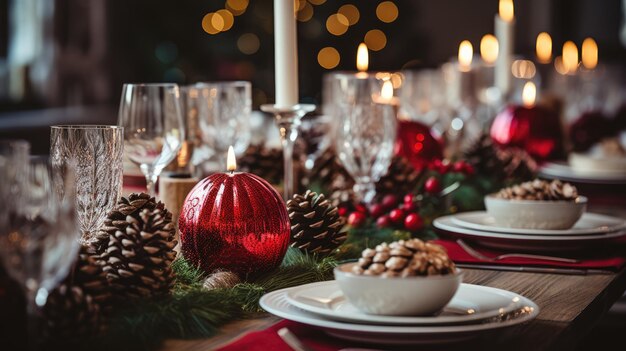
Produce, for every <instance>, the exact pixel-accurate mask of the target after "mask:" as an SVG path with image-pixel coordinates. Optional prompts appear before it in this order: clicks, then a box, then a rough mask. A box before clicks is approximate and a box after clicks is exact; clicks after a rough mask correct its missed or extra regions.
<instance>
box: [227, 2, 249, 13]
mask: <svg viewBox="0 0 626 351" xmlns="http://www.w3.org/2000/svg"><path fill="white" fill-rule="evenodd" d="M225 7H226V9H227V10H229V11H230V12H231V13H232V14H233V15H235V16H239V15H242V14H243V13H244V12H246V9H247V8H248V0H226V6H225Z"/></svg>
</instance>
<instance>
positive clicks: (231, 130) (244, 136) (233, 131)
mask: <svg viewBox="0 0 626 351" xmlns="http://www.w3.org/2000/svg"><path fill="white" fill-rule="evenodd" d="M192 89H195V90H196V91H197V95H198V102H199V105H198V120H199V125H200V130H201V131H202V138H203V141H204V143H205V144H206V145H208V146H209V148H210V149H211V150H212V151H213V153H214V154H215V155H216V156H217V161H218V162H219V164H220V166H221V167H222V170H224V169H226V157H225V156H224V155H226V152H227V151H228V147H229V146H232V147H233V149H234V151H235V154H236V155H241V154H243V153H244V152H245V151H246V149H247V148H248V145H249V144H250V138H251V133H250V113H251V111H252V88H251V84H250V82H246V81H232V82H206V83H197V84H195V85H194V86H193V87H192Z"/></svg>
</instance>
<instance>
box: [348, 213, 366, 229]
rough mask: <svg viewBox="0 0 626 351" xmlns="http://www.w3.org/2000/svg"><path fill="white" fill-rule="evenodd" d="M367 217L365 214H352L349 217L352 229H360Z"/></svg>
mask: <svg viewBox="0 0 626 351" xmlns="http://www.w3.org/2000/svg"><path fill="white" fill-rule="evenodd" d="M365 219H366V216H365V214H364V213H363V212H352V213H350V215H349V216H348V224H349V225H350V226H352V227H355V228H356V227H360V226H362V225H363V224H364V223H365Z"/></svg>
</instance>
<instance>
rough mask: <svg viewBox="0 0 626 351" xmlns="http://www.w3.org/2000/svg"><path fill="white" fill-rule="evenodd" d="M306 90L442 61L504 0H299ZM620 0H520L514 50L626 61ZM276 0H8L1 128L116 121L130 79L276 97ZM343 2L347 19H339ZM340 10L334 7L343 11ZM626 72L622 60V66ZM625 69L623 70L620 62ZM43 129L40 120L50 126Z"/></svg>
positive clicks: (2, 20)
mask: <svg viewBox="0 0 626 351" xmlns="http://www.w3.org/2000/svg"><path fill="white" fill-rule="evenodd" d="M296 2H297V4H296V6H297V7H298V13H297V17H298V20H299V22H298V31H299V32H298V36H299V48H298V49H299V59H300V63H299V70H300V99H301V101H303V102H310V103H315V104H318V105H319V104H320V103H321V96H322V94H321V90H322V76H323V74H324V73H326V72H329V71H331V70H355V58H356V50H357V46H358V44H359V43H360V42H363V41H364V42H365V43H366V44H367V45H368V47H369V49H370V69H371V70H400V69H403V68H404V69H406V68H421V67H435V66H438V65H440V64H442V63H443V62H445V61H447V60H449V59H450V58H451V57H455V56H456V53H457V50H458V45H459V43H460V42H461V41H462V40H465V39H467V40H469V41H470V42H472V43H473V45H474V47H475V50H476V51H477V50H478V45H479V42H480V39H481V37H482V36H483V35H485V34H488V33H493V24H494V15H495V14H496V13H497V10H498V1H497V0H466V1H455V0H440V1H427V0H394V1H385V2H384V3H385V6H379V5H380V3H381V1H354V0H347V1H343V0H334V1H326V0H297V1H296ZM625 4H626V1H622V0H603V1H596V0H549V1H548V0H526V1H517V2H516V3H515V15H516V16H515V17H516V21H517V23H516V34H515V35H516V41H515V52H516V53H517V54H519V55H520V56H522V57H526V58H528V59H534V55H535V40H536V37H537V34H538V33H540V32H543V31H545V32H548V33H550V35H551V36H552V40H553V46H554V56H558V55H560V51H561V48H562V45H563V43H564V42H565V41H567V40H571V41H573V42H574V43H576V44H577V45H578V46H579V47H580V45H581V43H582V41H583V39H584V38H587V37H592V38H594V39H595V41H596V42H597V44H598V47H599V51H600V55H599V56H600V62H603V63H606V64H614V65H618V66H621V65H622V64H623V63H624V62H626V60H625V59H626V25H625V24H624V22H625V15H624V12H625V11H626V10H625V9H624V7H625ZM272 6H273V5H272V2H271V1H260V0H227V1H198V0H181V1H176V2H174V1H164V0H133V1H123V0H89V1H85V0H0V136H11V137H21V138H25V139H28V140H29V141H31V142H33V151H34V152H45V150H47V147H48V145H47V143H45V142H42V141H41V140H42V139H43V140H44V141H47V138H48V137H47V135H48V134H47V133H48V130H47V127H48V126H49V125H50V124H55V123H115V121H116V118H117V107H118V103H119V96H120V92H121V88H122V84H123V83H125V82H161V81H166V82H176V83H180V84H189V83H194V82H198V81H211V80H235V79H237V80H249V81H251V82H252V87H253V94H252V95H253V108H255V109H256V108H258V106H259V105H260V104H263V103H266V102H273V101H274V85H273V82H274V72H273V71H274V65H273V62H274V61H273V55H274V51H273V50H274V45H273V33H272V32H273V20H272V17H273V12H272V11H273V9H272ZM337 13H340V14H343V15H344V16H345V18H346V19H348V21H349V24H348V25H345V24H344V23H343V21H341V20H337V15H335V14H337ZM333 15H334V16H333ZM620 72H621V71H620ZM620 74H623V73H620ZM40 131H41V132H40Z"/></svg>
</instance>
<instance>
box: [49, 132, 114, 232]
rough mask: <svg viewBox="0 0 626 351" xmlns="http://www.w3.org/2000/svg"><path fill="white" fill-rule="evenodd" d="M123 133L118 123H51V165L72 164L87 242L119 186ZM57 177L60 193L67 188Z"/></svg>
mask: <svg viewBox="0 0 626 351" xmlns="http://www.w3.org/2000/svg"><path fill="white" fill-rule="evenodd" d="M123 152H124V136H123V129H122V128H121V127H118V126H98V125H67V126H52V127H51V134H50V156H51V158H52V163H53V164H54V165H55V167H67V165H68V164H70V163H75V167H76V185H75V187H76V189H73V191H74V192H75V193H76V210H77V215H78V222H79V224H80V229H81V231H82V240H83V242H85V243H86V242H90V241H91V240H93V239H94V238H95V235H96V232H97V231H98V229H100V227H101V226H102V224H103V223H104V220H105V218H106V215H107V213H109V211H110V210H112V209H113V207H114V206H115V204H116V203H117V200H118V199H119V196H120V191H121V189H122V172H123V168H124V166H123ZM63 184H64V183H63V182H60V181H58V182H57V183H56V184H55V186H56V188H57V191H58V192H60V193H62V192H63V191H68V189H65V188H64V187H63Z"/></svg>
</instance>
